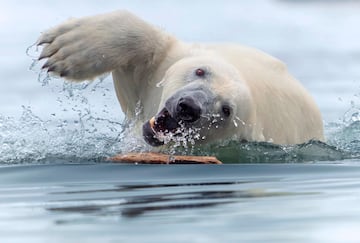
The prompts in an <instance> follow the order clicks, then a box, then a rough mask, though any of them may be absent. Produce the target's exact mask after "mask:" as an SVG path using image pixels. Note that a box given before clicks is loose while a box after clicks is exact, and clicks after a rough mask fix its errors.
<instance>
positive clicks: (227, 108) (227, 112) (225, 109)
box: [221, 105, 231, 117]
mask: <svg viewBox="0 0 360 243" xmlns="http://www.w3.org/2000/svg"><path fill="white" fill-rule="evenodd" d="M221 110H222V112H223V114H224V116H225V117H229V116H230V115H231V108H230V106H228V105H223V106H222V108H221Z"/></svg>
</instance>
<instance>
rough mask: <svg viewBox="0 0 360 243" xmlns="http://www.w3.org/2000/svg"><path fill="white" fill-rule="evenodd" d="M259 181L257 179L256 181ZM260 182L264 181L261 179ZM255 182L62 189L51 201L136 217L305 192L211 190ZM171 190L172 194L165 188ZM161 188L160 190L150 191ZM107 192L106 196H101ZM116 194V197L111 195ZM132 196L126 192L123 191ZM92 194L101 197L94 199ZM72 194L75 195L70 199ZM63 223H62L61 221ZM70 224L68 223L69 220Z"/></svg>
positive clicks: (65, 208)
mask: <svg viewBox="0 0 360 243" xmlns="http://www.w3.org/2000/svg"><path fill="white" fill-rule="evenodd" d="M258 182H260V181H258ZM262 182H264V181H262ZM248 183H256V182H254V181H240V182H239V181H236V182H208V183H207V182H204V183H191V184H187V183H185V184H152V185H126V186H120V187H118V188H113V189H101V190H83V191H81V190H78V191H62V192H56V193H53V194H59V195H69V194H71V198H72V199H69V200H59V201H53V202H51V204H50V205H52V206H50V207H48V208H47V209H48V210H50V211H53V212H63V213H82V214H92V215H97V216H100V215H101V216H111V215H118V214H120V215H122V216H125V217H136V216H140V215H143V214H145V213H149V212H156V211H167V210H180V209H195V208H205V207H213V206H217V205H224V204H229V203H236V202H239V201H240V200H242V199H249V198H265V197H279V196H291V195H305V194H306V193H290V192H271V191H268V190H265V189H243V190H238V189H235V190H228V189H226V190H223V189H222V190H220V189H217V190H214V189H213V188H214V187H217V188H218V187H219V186H226V187H225V188H228V186H231V185H239V184H248ZM172 190H175V191H176V192H174V193H169V191H172ZM157 191H164V192H163V193H154V192H157ZM107 193H108V194H109V195H111V197H106V196H105V195H107ZM117 193H120V195H119V197H114V195H116V194H117ZM134 193H135V194H136V195H132V196H130V195H126V194H134ZM96 194H101V195H103V196H105V197H101V198H97V199H94V198H96ZM74 195H76V196H78V198H77V197H75V198H74ZM62 223H65V222H62ZM69 223H70V222H69Z"/></svg>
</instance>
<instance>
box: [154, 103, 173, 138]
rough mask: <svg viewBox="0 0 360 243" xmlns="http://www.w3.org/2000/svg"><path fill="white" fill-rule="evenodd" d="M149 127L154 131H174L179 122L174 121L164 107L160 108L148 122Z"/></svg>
mask: <svg viewBox="0 0 360 243" xmlns="http://www.w3.org/2000/svg"><path fill="white" fill-rule="evenodd" d="M150 126H151V128H152V129H153V130H154V131H155V132H162V133H165V132H175V131H176V130H177V129H178V128H179V127H180V125H179V122H178V121H176V120H175V119H174V118H173V117H172V116H171V115H170V113H169V111H168V110H167V109H166V108H164V109H162V110H161V111H160V112H159V113H158V114H157V115H156V116H155V118H153V119H152V120H151V122H150Z"/></svg>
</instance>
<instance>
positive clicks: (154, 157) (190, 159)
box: [108, 152, 222, 164]
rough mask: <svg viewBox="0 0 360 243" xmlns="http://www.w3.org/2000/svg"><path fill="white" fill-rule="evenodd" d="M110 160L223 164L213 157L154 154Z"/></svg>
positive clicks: (123, 156)
mask: <svg viewBox="0 0 360 243" xmlns="http://www.w3.org/2000/svg"><path fill="white" fill-rule="evenodd" d="M108 160H110V161H113V162H117V163H134V164H222V162H221V161H220V160H218V159H217V158H216V157H212V156H186V155H167V154H161V153H153V152H148V153H128V154H118V155H116V156H114V157H111V158H108Z"/></svg>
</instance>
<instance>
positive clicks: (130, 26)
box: [37, 11, 324, 146]
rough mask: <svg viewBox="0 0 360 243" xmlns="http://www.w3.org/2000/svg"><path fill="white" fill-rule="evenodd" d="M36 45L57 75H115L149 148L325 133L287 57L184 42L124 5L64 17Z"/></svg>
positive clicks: (299, 139) (286, 140)
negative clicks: (181, 140)
mask: <svg viewBox="0 0 360 243" xmlns="http://www.w3.org/2000/svg"><path fill="white" fill-rule="evenodd" d="M37 44H38V45H41V46H43V49H42V52H41V54H40V56H39V60H41V59H46V62H45V63H44V65H43V67H42V68H44V69H47V71H48V72H52V73H54V74H55V75H59V76H60V77H64V78H66V79H68V80H72V81H83V80H91V79H94V78H95V77H97V76H99V75H102V74H104V73H108V72H111V73H112V76H113V80H114V86H115V90H116V94H117V97H118V100H119V102H120V105H121V108H122V110H123V112H124V113H125V115H126V116H127V118H128V119H132V120H135V119H136V123H137V124H139V126H138V127H139V132H140V133H141V130H142V133H143V134H142V135H143V137H144V139H145V141H146V142H147V143H149V144H150V145H152V146H160V145H163V144H164V143H167V142H168V139H167V138H169V137H170V138H176V137H186V138H187V139H192V140H195V141H196V143H198V144H206V143H213V142H217V141H219V140H227V139H231V140H234V139H235V140H239V141H266V142H273V143H276V144H283V145H285V144H298V143H303V142H306V141H308V140H311V139H316V140H323V139H324V136H323V124H322V118H321V114H320V112H319V109H318V107H317V105H316V104H315V102H314V100H313V98H312V97H311V96H310V95H309V94H308V92H307V91H306V90H305V88H304V87H303V86H302V85H301V84H300V83H299V82H298V81H297V80H296V79H294V78H293V77H292V76H291V75H290V74H289V73H288V71H287V69H286V66H285V65H284V64H283V63H282V62H281V61H279V60H277V59H276V58H274V57H271V56H270V55H267V54H265V53H263V52H261V51H259V50H256V49H253V48H250V47H245V46H242V45H238V44H191V43H184V42H182V41H180V40H178V39H176V38H175V37H173V36H172V35H170V34H168V33H166V32H164V31H163V30H160V29H159V28H157V27H154V26H152V25H150V24H148V23H146V22H145V21H143V20H141V19H139V18H138V17H136V16H134V15H133V14H131V13H129V12H127V11H115V12H111V13H106V14H101V15H96V16H91V17H84V18H80V19H71V20H68V21H67V22H65V23H63V24H60V25H59V26H56V27H54V28H52V29H50V30H48V31H45V32H44V33H43V34H42V35H41V36H40V38H39V40H38V42H37ZM138 102H140V103H141V107H142V109H141V112H140V114H135V110H136V106H137V104H138ZM170 140H171V139H170Z"/></svg>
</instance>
